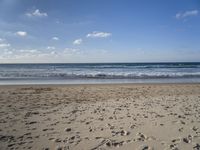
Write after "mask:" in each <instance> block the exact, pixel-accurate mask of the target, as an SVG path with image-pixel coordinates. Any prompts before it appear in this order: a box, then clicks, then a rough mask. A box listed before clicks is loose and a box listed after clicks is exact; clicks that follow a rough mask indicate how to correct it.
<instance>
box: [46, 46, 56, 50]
mask: <svg viewBox="0 0 200 150" xmlns="http://www.w3.org/2000/svg"><path fill="white" fill-rule="evenodd" d="M47 49H48V50H54V49H56V48H55V47H54V46H47Z"/></svg>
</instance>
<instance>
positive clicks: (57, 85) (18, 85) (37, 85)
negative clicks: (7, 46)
mask: <svg viewBox="0 0 200 150" xmlns="http://www.w3.org/2000/svg"><path fill="white" fill-rule="evenodd" d="M139 85H145V86H151V85H200V83H198V82H197V83H193V82H183V83H82V84H81V83H80V84H6V85H2V84H0V88H1V87H12V86H13V87H24V86H28V87H30V86H33V87H48V86H52V87H68V86H69V87H72V86H75V87H78V86H139Z"/></svg>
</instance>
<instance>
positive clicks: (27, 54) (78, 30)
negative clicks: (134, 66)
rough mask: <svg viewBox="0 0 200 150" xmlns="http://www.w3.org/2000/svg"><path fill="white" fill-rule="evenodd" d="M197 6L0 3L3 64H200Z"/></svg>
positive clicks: (193, 2) (112, 0)
mask: <svg viewBox="0 0 200 150" xmlns="http://www.w3.org/2000/svg"><path fill="white" fill-rule="evenodd" d="M199 11H200V1H199V0H118V1H116V0H59V1H55V0H0V63H26V62H29V63H43V62H46V63H48V62H51V63H53V62H56V63H67V62H71V63H74V62H75V63H76V62H77V63H79V62H170V61H199V60H200V12H199Z"/></svg>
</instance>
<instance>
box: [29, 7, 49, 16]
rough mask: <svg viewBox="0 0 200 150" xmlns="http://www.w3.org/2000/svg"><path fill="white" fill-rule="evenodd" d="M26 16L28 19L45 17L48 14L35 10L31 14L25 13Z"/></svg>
mask: <svg viewBox="0 0 200 150" xmlns="http://www.w3.org/2000/svg"><path fill="white" fill-rule="evenodd" d="M26 16H28V17H47V16H48V14H47V13H45V12H40V10H39V9H36V10H35V11H33V12H29V13H26Z"/></svg>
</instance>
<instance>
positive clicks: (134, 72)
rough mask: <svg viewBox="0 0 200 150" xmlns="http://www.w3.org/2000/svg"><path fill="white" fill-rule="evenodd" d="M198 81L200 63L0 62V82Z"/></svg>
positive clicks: (4, 83) (199, 79)
mask: <svg viewBox="0 0 200 150" xmlns="http://www.w3.org/2000/svg"><path fill="white" fill-rule="evenodd" d="M93 83H94V84H96V83H200V63H199V62H190V63H82V64H0V84H1V85H7V84H93Z"/></svg>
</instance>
